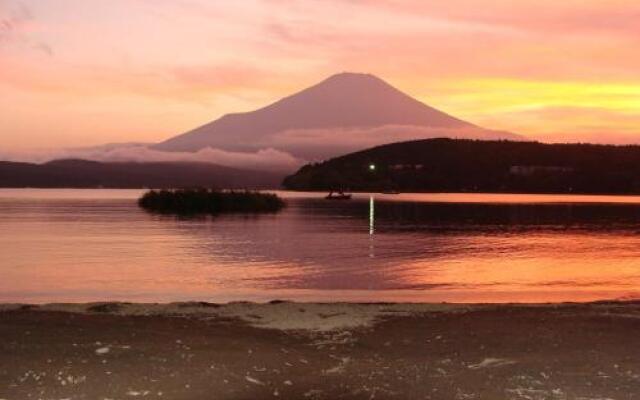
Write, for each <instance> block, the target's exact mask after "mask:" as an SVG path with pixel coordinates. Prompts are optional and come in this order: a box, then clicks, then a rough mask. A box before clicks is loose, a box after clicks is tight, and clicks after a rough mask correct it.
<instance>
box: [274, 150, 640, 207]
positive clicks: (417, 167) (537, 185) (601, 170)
mask: <svg viewBox="0 0 640 400" xmlns="http://www.w3.org/2000/svg"><path fill="white" fill-rule="evenodd" d="M283 185H284V186H285V188H287V189H294V190H332V189H336V188H343V189H349V190H354V191H386V190H398V191H405V192H498V193H506V192H511V193H593V194H608V193H610V194H636V193H640V146H613V145H594V144H543V143H537V142H513V141H475V140H453V139H429V140H419V141H411V142H403V143H394V144H390V145H384V146H379V147H375V148H372V149H368V150H364V151H359V152H356V153H352V154H348V155H346V156H342V157H338V158H334V159H332V160H329V161H326V162H323V163H318V164H309V165H306V166H304V167H302V168H301V169H300V170H299V171H298V172H297V173H295V174H294V175H291V176H289V177H287V178H286V179H285V180H284V183H283Z"/></svg>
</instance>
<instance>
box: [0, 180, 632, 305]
mask: <svg viewBox="0 0 640 400" xmlns="http://www.w3.org/2000/svg"><path fill="white" fill-rule="evenodd" d="M278 193H279V194H280V195H281V196H282V197H284V198H285V199H286V201H287V207H286V208H285V209H284V210H283V211H281V212H279V213H277V214H268V215H223V216H216V217H199V218H178V217H171V216H161V215H154V214H150V213H147V212H145V211H143V210H141V209H139V208H138V206H137V204H136V200H137V198H138V197H139V196H140V195H141V194H142V191H140V190H93V189H80V190H76V189H68V190H58V189H51V190H48V189H1V190H0V302H34V303H42V302H68V301H74V302H76V301H81V302H85V301H104V300H122V301H152V302H168V301H183V300H202V301H213V302H226V301H234V300H251V301H266V300H272V299H291V300H298V301H366V302H378V301H414V302H441V301H446V302H543V301H588V300H596V299H630V298H638V297H640V197H633V196H566V195H502V194H400V195H383V194H357V195H355V196H354V199H353V200H351V201H327V200H324V198H323V196H324V193H322V194H320V193H295V192H278Z"/></svg>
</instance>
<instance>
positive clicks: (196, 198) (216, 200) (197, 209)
mask: <svg viewBox="0 0 640 400" xmlns="http://www.w3.org/2000/svg"><path fill="white" fill-rule="evenodd" d="M138 204H139V205H140V207H142V208H144V209H146V210H148V211H152V212H158V213H170V214H219V213H224V212H250V213H254V212H276V211H278V210H280V209H281V208H282V207H284V205H285V203H284V201H283V200H282V199H280V198H279V197H278V196H276V195H275V194H271V193H260V192H253V191H246V190H244V191H218V190H212V189H174V190H150V191H148V192H146V193H145V194H144V195H143V196H142V197H141V198H140V199H139V200H138Z"/></svg>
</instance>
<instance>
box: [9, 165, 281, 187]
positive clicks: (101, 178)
mask: <svg viewBox="0 0 640 400" xmlns="http://www.w3.org/2000/svg"><path fill="white" fill-rule="evenodd" d="M281 179H282V176H281V175H277V174H272V173H266V172H256V171H248V170H239V169H234V168H227V167H222V166H219V165H215V164H210V163H184V162H149V163H136V162H113V163H101V162H96V161H86V160H56V161H51V162H48V163H45V164H31V163H21V162H7V161H0V187H43V188H60V187H71V188H84V187H107V188H143V187H153V188H175V187H194V186H202V187H215V188H276V187H278V186H279V183H280V180H281Z"/></svg>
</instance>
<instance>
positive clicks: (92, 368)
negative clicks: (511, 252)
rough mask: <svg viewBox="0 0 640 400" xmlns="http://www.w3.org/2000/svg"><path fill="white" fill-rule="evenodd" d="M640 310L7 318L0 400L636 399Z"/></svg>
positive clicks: (113, 308)
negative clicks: (142, 399) (278, 399)
mask: <svg viewBox="0 0 640 400" xmlns="http://www.w3.org/2000/svg"><path fill="white" fill-rule="evenodd" d="M638 333H640V302H601V303H590V304H557V305H552V304H548V305H448V304H346V303H345V304H342V303H338V304H311V303H290V302H279V301H275V302H271V303H267V304H256V303H230V304H224V305H218V304H211V303H173V304H131V303H93V304H49V305H39V306H36V305H20V304H13V305H11V304H6V305H2V306H0V337H1V338H2V341H1V342H0V349H1V351H0V399H6V400H21V399H56V400H58V399H100V400H103V399H104V400H107V399H113V400H116V399H135V398H144V399H176V400H183V399H184V400H187V399H189V400H191V399H194V400H195V399H274V398H283V399H487V400H497V399H540V400H542V399H582V400H596V399H598V400H601V399H636V398H638V396H640V335H639V334H638Z"/></svg>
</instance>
